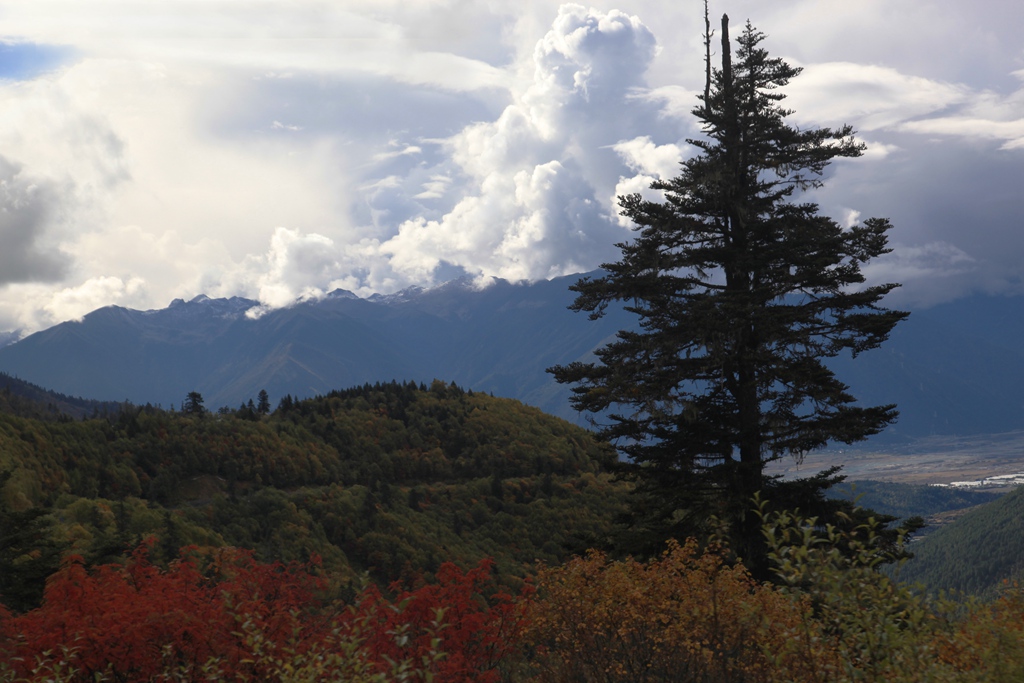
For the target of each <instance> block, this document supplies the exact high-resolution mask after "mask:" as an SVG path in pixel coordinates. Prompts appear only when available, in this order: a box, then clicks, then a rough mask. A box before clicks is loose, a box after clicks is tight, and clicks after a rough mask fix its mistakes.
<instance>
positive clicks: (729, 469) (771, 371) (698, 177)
mask: <svg viewBox="0 0 1024 683" xmlns="http://www.w3.org/2000/svg"><path fill="white" fill-rule="evenodd" d="M763 38H764V35H763V34H761V33H759V32H758V31H756V30H755V29H754V28H753V27H752V26H750V25H749V24H747V26H746V27H745V29H744V31H743V33H742V35H741V36H740V38H739V40H738V44H739V47H738V49H737V51H736V55H735V63H733V55H732V52H731V50H732V48H731V45H730V42H729V36H728V23H727V18H723V24H722V53H721V54H722V66H721V69H715V70H713V72H712V77H711V82H710V83H709V86H708V90H707V94H706V95H705V96H704V97H702V98H701V99H702V104H701V105H700V106H699V107H697V108H696V109H695V110H694V115H695V116H697V117H698V118H699V119H700V120H701V122H702V123H703V130H704V133H705V135H706V138H704V139H700V140H690V141H689V142H690V144H692V145H694V146H695V147H696V148H697V149H698V150H699V153H698V155H697V156H695V157H692V158H690V159H688V160H686V161H685V162H683V164H682V170H681V173H680V175H679V176H677V177H675V178H673V179H671V180H668V181H659V182H656V183H654V185H653V186H652V187H653V188H654V189H656V190H661V191H663V192H664V193H665V201H664V202H653V201H648V200H645V199H643V198H642V197H641V196H640V195H638V194H637V195H630V196H626V197H621V198H620V205H621V207H622V213H623V215H625V216H626V217H628V218H629V219H630V220H631V221H632V222H633V224H634V225H635V226H636V230H637V231H638V234H637V237H636V239H634V240H633V241H631V242H628V243H623V244H620V245H618V246H619V247H620V248H621V250H622V258H621V260H620V261H618V262H616V263H610V264H605V265H604V266H602V267H603V268H604V269H605V271H606V273H605V274H604V275H602V276H599V277H595V278H583V279H581V280H580V281H579V282H578V283H577V284H576V285H575V286H574V287H573V289H574V290H575V291H576V292H578V297H577V299H576V302H575V303H574V305H573V308H574V309H575V310H577V311H587V312H589V313H590V314H591V318H598V317H600V316H601V315H602V314H603V312H604V311H605V310H606V308H607V307H609V306H610V305H614V304H617V303H619V302H621V303H623V304H624V305H625V308H626V310H627V311H630V312H632V313H634V314H636V315H637V316H638V317H639V327H638V328H637V329H634V330H623V331H620V332H619V333H618V335H617V338H616V339H615V340H614V341H612V342H610V343H609V344H607V345H606V346H604V347H603V348H601V349H600V350H599V351H597V353H596V355H597V361H596V362H593V363H584V362H575V363H570V364H569V365H565V366H556V367H554V368H552V369H551V371H552V372H553V373H554V375H555V377H556V379H557V380H558V381H559V382H563V383H572V384H574V385H575V386H574V388H573V398H572V405H573V406H574V407H575V408H576V409H578V410H581V411H587V412H590V413H593V414H596V415H600V416H606V419H605V418H604V417H603V418H602V419H603V422H604V424H602V430H601V435H602V436H604V437H606V438H608V439H609V440H612V441H614V442H615V443H616V444H617V445H618V447H619V450H620V451H621V452H622V454H623V455H625V456H626V460H627V461H626V462H625V463H624V464H623V466H622V467H623V471H624V472H625V473H626V474H627V475H628V476H630V477H631V478H633V479H635V480H636V481H637V482H638V489H639V491H640V497H638V510H637V512H638V515H639V516H642V518H643V523H642V524H643V525H644V526H647V527H648V528H654V529H655V535H656V536H661V537H664V536H668V535H675V536H678V537H684V536H686V535H688V534H690V533H694V531H695V530H699V529H701V528H702V525H703V524H705V522H706V520H707V517H708V515H709V514H715V515H717V516H718V517H719V519H721V520H724V521H726V522H728V523H730V524H732V525H733V530H734V535H735V538H734V543H735V545H736V547H737V549H738V550H739V552H741V554H742V555H744V556H745V558H746V559H747V560H748V566H751V568H752V569H753V570H755V572H756V571H757V570H758V567H759V566H761V564H763V563H759V562H758V561H757V560H756V559H755V558H754V557H753V555H757V554H758V553H761V554H763V542H762V540H761V534H760V525H759V522H758V520H757V518H756V517H755V516H754V515H753V514H751V512H750V500H751V498H752V496H753V495H754V494H755V493H756V492H758V491H763V492H764V493H763V495H764V497H765V498H767V499H769V500H771V501H772V502H773V504H774V503H775V501H776V500H779V501H782V500H783V499H786V502H787V504H791V503H792V502H797V503H802V504H801V507H802V508H804V509H805V510H806V509H807V508H808V507H809V506H811V505H819V504H825V505H826V506H828V505H831V504H828V503H825V502H824V498H823V496H822V495H821V489H822V488H824V487H827V486H828V485H829V484H830V483H832V482H833V481H835V479H834V478H830V477H822V478H819V479H817V480H816V481H813V482H809V484H810V485H809V486H808V485H804V489H805V490H804V491H800V489H799V487H800V485H797V484H792V483H784V482H779V481H776V480H772V479H769V478H766V477H765V476H764V466H765V464H766V463H768V462H771V461H773V460H776V459H779V458H782V457H785V456H790V455H793V456H800V455H801V454H803V453H806V452H808V451H811V450H814V449H816V448H819V447H821V446H824V445H825V444H827V443H829V442H830V441H842V442H846V443H851V442H855V441H859V440H861V439H864V438H865V437H867V436H869V435H871V434H875V433H877V432H878V431H880V430H881V429H883V428H884V427H885V426H886V425H887V424H889V423H890V422H892V421H893V420H894V419H895V417H896V410H895V407H894V406H892V405H884V406H878V407H863V406H857V405H855V404H854V397H853V396H851V395H850V394H849V393H848V391H847V386H846V385H845V384H843V383H842V382H841V381H839V379H837V378H836V377H835V375H834V374H833V373H832V371H830V370H829V368H828V366H826V365H825V364H824V363H823V360H824V359H826V358H828V357H831V356H836V355H838V354H840V353H844V352H850V353H852V354H853V355H856V354H858V353H860V352H861V351H864V350H867V349H871V348H874V347H876V346H878V345H879V344H880V343H881V342H882V341H884V340H885V339H886V337H887V335H888V334H889V331H890V330H891V329H892V328H893V326H894V325H895V324H896V323H897V322H898V321H900V320H901V319H903V318H904V317H906V314H905V313H902V312H898V311H888V310H886V309H884V308H881V307H880V306H879V300H880V299H881V298H882V297H883V296H884V295H885V294H886V293H888V292H889V291H891V290H892V289H893V288H894V287H896V285H894V284H884V285H877V286H871V287H867V286H864V284H863V283H864V277H863V275H862V274H861V266H862V264H864V263H865V262H867V261H869V260H871V259H873V258H875V257H877V256H879V255H881V254H884V253H886V252H887V251H889V249H888V248H887V246H886V232H887V231H888V229H889V227H890V226H889V223H888V221H886V220H884V219H878V218H871V219H868V220H866V221H865V222H864V223H863V224H861V225H855V226H852V227H850V228H846V229H844V228H843V227H841V226H840V225H839V224H837V223H836V222H835V221H834V220H832V219H831V218H828V217H826V216H822V215H819V213H818V207H817V205H815V204H812V203H801V202H800V201H799V200H798V199H797V197H798V193H799V192H803V191H805V190H808V189H813V188H817V187H819V186H820V185H821V176H822V174H823V172H824V170H825V168H826V167H827V165H828V164H829V162H830V161H831V160H832V159H834V158H836V157H856V156H859V155H860V154H861V153H862V150H863V145H862V144H859V143H857V142H855V141H854V140H853V137H852V135H853V131H852V130H851V129H850V128H849V127H844V128H841V129H838V130H831V129H827V128H822V129H798V128H795V127H792V126H790V125H788V124H787V123H786V120H785V119H786V116H787V115H788V114H789V113H790V112H789V111H787V110H786V109H784V108H783V107H781V106H780V104H779V102H780V101H781V100H782V99H783V97H784V95H782V94H781V92H780V91H779V89H780V88H782V87H784V86H785V85H786V84H787V83H788V82H789V80H790V79H791V78H793V77H794V76H796V75H797V74H798V73H799V69H797V68H794V67H791V66H789V65H788V64H786V63H785V62H784V61H782V60H780V59H775V58H770V57H769V56H768V53H767V52H766V51H765V50H764V49H763V48H762V47H761V46H760V43H761V41H762V40H763ZM793 494H799V495H796V497H795V500H794V501H790V500H789V499H792V498H793V497H794V496H793ZM758 548H762V550H760V551H759V550H758Z"/></svg>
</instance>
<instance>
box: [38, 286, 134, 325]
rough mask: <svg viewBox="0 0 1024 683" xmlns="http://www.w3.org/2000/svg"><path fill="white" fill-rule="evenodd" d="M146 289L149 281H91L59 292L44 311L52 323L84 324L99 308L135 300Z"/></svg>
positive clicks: (45, 306) (44, 307) (46, 305)
mask: <svg viewBox="0 0 1024 683" xmlns="http://www.w3.org/2000/svg"><path fill="white" fill-rule="evenodd" d="M144 286H145V281H143V279H142V278H138V277H132V278H128V279H127V280H122V279H121V278H118V277H110V276H106V277H94V278H89V279H88V280H86V281H85V282H83V283H82V284H80V285H78V286H77V287H65V288H63V289H61V290H60V291H59V292H56V293H55V294H54V295H53V296H52V297H51V298H50V300H49V301H48V302H47V303H46V304H45V305H44V306H43V310H44V311H46V312H47V313H48V314H49V316H50V318H51V319H52V320H81V319H82V317H83V316H85V314H86V313H89V312H91V311H94V310H96V309H97V308H100V307H102V306H110V305H112V304H115V303H118V302H120V301H122V300H124V299H126V298H131V297H133V296H134V295H136V294H138V293H140V292H141V291H142V289H143V287H144Z"/></svg>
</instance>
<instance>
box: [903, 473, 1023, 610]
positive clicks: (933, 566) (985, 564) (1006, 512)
mask: <svg viewBox="0 0 1024 683" xmlns="http://www.w3.org/2000/svg"><path fill="white" fill-rule="evenodd" d="M1022 519H1024V489H1021V488H1017V489H1015V490H1014V491H1012V492H1010V493H1008V494H1006V495H1004V496H1002V497H1000V498H999V499H998V500H995V501H993V502H991V503H988V504H986V505H983V506H980V507H978V508H976V509H973V510H970V511H968V512H966V513H965V514H964V515H963V517H961V518H960V519H958V520H957V521H956V522H954V523H952V524H950V525H948V526H944V527H941V528H939V529H937V530H936V531H935V532H934V533H932V534H929V535H928V536H927V537H926V538H923V539H922V540H921V541H920V542H919V543H915V544H914V547H913V550H914V559H913V561H911V562H908V563H906V565H904V566H903V567H902V569H901V571H900V579H901V580H902V581H904V582H907V583H915V582H919V583H921V584H923V585H925V586H927V587H928V588H929V589H930V590H934V591H939V590H952V591H958V592H963V593H970V594H975V595H984V596H989V597H991V596H992V595H994V594H996V593H998V592H999V590H1001V589H1002V588H1003V587H1004V586H1005V584H1006V583H1007V582H1009V581H1015V580H1018V579H1020V578H1021V576H1022V575H1024V537H1022V535H1021V532H1020V529H1021V520H1022Z"/></svg>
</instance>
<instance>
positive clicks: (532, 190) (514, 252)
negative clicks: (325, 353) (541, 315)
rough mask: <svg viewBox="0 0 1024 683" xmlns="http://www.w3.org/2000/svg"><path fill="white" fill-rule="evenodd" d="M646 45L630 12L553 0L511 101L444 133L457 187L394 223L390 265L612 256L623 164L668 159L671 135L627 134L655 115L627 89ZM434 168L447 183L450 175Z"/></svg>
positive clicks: (640, 80)
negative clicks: (656, 138) (435, 207)
mask: <svg viewBox="0 0 1024 683" xmlns="http://www.w3.org/2000/svg"><path fill="white" fill-rule="evenodd" d="M656 48H657V43H656V41H655V38H654V35H653V33H652V32H651V31H650V29H648V28H647V26H645V25H644V24H643V22H642V21H641V20H640V19H639V18H638V17H636V16H630V15H627V14H625V13H623V12H620V11H618V10H612V11H609V12H607V13H605V12H600V11H597V10H588V9H586V8H584V7H582V6H580V5H563V6H561V7H560V8H559V11H558V15H557V16H556V17H555V20H554V21H553V23H552V24H551V28H550V29H549V30H548V31H547V33H546V34H545V35H544V36H543V37H542V38H541V39H540V40H539V41H537V43H536V45H535V47H534V50H533V54H532V77H531V79H530V80H529V81H528V83H527V84H526V86H525V87H524V88H523V89H521V90H520V91H516V92H514V93H513V96H514V102H513V104H510V105H509V106H508V107H506V108H505V110H504V111H503V112H502V113H501V115H500V116H499V117H498V118H497V120H495V121H493V122H487V123H478V124H475V125H471V126H469V127H467V128H466V129H464V130H463V131H462V132H460V133H458V134H456V135H455V136H453V137H451V138H450V139H448V140H447V142H446V147H447V149H448V150H449V151H450V154H451V160H452V163H453V165H454V167H455V168H454V171H455V173H454V175H458V176H459V177H461V178H462V179H464V185H463V187H462V190H463V196H462V198H461V199H460V200H459V201H458V202H457V203H456V204H455V205H454V206H453V207H452V208H451V209H450V210H449V211H447V212H446V213H445V214H444V215H443V216H440V217H438V218H429V217H427V216H424V215H421V216H416V217H412V218H410V219H409V220H406V221H405V222H403V223H402V224H401V225H400V226H399V229H398V234H396V235H394V236H393V237H391V238H390V239H387V240H385V241H384V242H383V244H382V245H381V252H382V254H385V255H386V256H387V257H388V258H389V263H390V266H391V268H393V269H394V270H395V271H396V272H397V273H400V274H402V275H404V276H406V277H408V278H410V279H412V280H416V281H420V282H429V281H431V280H432V279H433V277H434V273H435V271H436V270H437V269H438V268H441V267H442V266H443V265H444V264H447V265H450V266H456V267H458V268H461V269H463V270H464V271H465V272H468V273H471V274H473V275H477V276H483V277H491V276H494V277H502V278H507V279H511V280H533V279H539V278H549V277H554V276H557V275H562V274H566V273H572V272H578V271H579V270H583V269H588V268H593V267H596V266H597V265H598V264H599V263H601V262H602V260H604V259H607V258H609V257H611V256H613V255H614V254H613V247H612V245H613V244H614V243H615V242H616V241H619V240H620V239H621V238H622V236H623V233H622V229H621V226H620V225H619V222H618V219H617V217H616V214H617V212H616V208H615V206H614V194H615V191H616V188H617V187H619V186H620V184H621V178H622V173H623V171H625V170H627V168H632V169H633V170H634V171H639V172H642V173H647V172H649V171H651V170H652V169H655V168H656V170H657V172H659V173H660V172H662V171H665V170H666V169H667V168H669V167H670V166H671V165H672V164H673V162H678V158H679V150H678V148H677V147H676V146H675V145H674V144H668V145H663V146H658V145H657V144H655V143H654V142H653V141H652V140H651V139H650V138H649V137H647V138H643V139H641V138H639V137H637V136H636V133H637V132H638V131H640V130H645V129H646V130H648V131H649V130H650V127H651V125H652V124H654V123H655V122H656V121H657V120H658V116H659V107H658V106H657V105H656V104H654V103H653V102H652V101H650V100H649V99H644V98H640V97H633V96H632V95H633V94H634V93H635V92H636V91H638V90H641V89H643V88H644V87H645V82H644V73H645V72H646V69H647V67H648V65H649V64H650V62H651V60H652V59H653V57H654V55H655V53H656ZM611 110H614V111H615V112H616V113H615V115H614V116H608V115H607V114H608V112H609V111H611ZM624 161H625V163H624ZM434 177H435V178H437V177H438V176H434ZM441 177H444V178H445V179H446V180H445V181H444V183H445V187H446V188H447V186H448V181H447V178H449V177H451V175H444V176H441ZM649 178H650V176H644V177H643V182H644V183H648V184H649ZM433 188H434V191H431V190H430V189H427V190H426V193H422V194H421V195H420V196H438V195H439V194H440V191H441V186H440V185H435V186H433Z"/></svg>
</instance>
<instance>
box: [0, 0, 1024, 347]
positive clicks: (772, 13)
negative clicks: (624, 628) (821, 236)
mask: <svg viewBox="0 0 1024 683" xmlns="http://www.w3.org/2000/svg"><path fill="white" fill-rule="evenodd" d="M969 5H970V6H969ZM723 12H727V13H728V14H729V15H730V17H731V18H732V24H731V25H732V28H733V32H734V33H735V32H738V31H739V30H740V28H741V26H742V23H743V22H744V21H746V20H748V19H749V20H750V21H751V22H752V23H753V24H754V25H755V26H756V27H757V28H758V29H759V30H761V31H763V32H764V33H765V34H767V39H766V40H765V42H764V43H763V45H764V46H765V47H766V48H767V49H768V50H769V51H770V52H771V53H772V55H773V56H779V57H783V58H785V59H786V60H787V61H789V62H790V63H792V64H794V65H796V66H800V67H802V68H803V73H802V74H801V75H800V76H799V77H798V78H796V79H795V80H793V82H792V83H791V84H790V85H789V87H788V88H787V89H786V91H785V92H786V93H787V95H788V99H787V100H786V105H787V106H788V107H789V108H790V109H792V110H793V111H794V113H793V114H792V115H791V117H790V121H791V122H792V123H794V124H795V125H799V126H800V127H804V128H806V127H817V126H833V127H834V126H839V125H842V124H845V123H849V124H852V125H853V126H854V127H855V128H856V130H857V131H858V137H859V138H860V139H861V140H862V141H863V142H865V143H866V144H867V151H866V153H865V154H864V156H863V157H861V158H859V159H844V160H841V161H839V162H836V163H835V164H833V166H832V167H831V168H830V170H829V172H828V174H827V177H826V185H825V187H824V188H823V189H821V190H818V191H815V192H814V193H813V195H812V196H810V197H808V199H809V200H811V201H816V202H818V203H819V204H820V206H821V210H822V212H823V213H825V214H827V215H829V216H832V217H833V218H835V220H837V221H839V222H840V223H842V224H844V225H851V224H853V223H854V222H856V221H858V220H863V219H865V218H867V217H871V216H881V217H887V218H889V219H890V220H891V221H892V223H893V225H894V228H893V230H892V232H891V233H890V241H891V245H892V246H893V248H894V250H893V253H892V254H889V255H887V256H886V257H883V258H881V259H878V260H877V261H875V262H872V263H870V264H868V265H867V266H866V268H865V272H866V274H867V275H868V276H869V278H870V279H871V281H872V282H889V281H895V282H901V283H903V287H902V288H901V289H900V290H898V292H897V293H896V294H895V295H892V296H891V299H890V301H891V302H892V303H894V304H897V305H906V306H915V307H924V306H928V305H931V304H935V303H939V302H942V301H947V300H952V299H956V298H959V297H963V296H967V295H970V294H973V293H988V294H1013V295H1017V294H1021V293H1024V234H1022V232H1024V199H1022V196H1024V192H1022V190H1024V38H1022V37H1021V35H1020V27H1021V26H1024V3H1016V2H1005V1H1002V0H1000V1H998V2H997V1H996V0H982V1H980V2H977V3H970V4H969V3H964V2H963V1H962V0H934V1H933V0H913V1H911V0H859V1H858V2H849V0H769V1H765V0H761V1H758V2H755V1H753V0H741V1H736V2H730V3H728V4H726V3H721V2H717V1H716V0H713V1H712V2H711V14H712V16H713V17H715V18H716V19H715V22H714V23H717V17H720V16H721V14H722V13H723ZM702 31H703V3H702V2H701V1H700V0H683V1H678V0H675V1H671V2H670V1H668V0H636V1H635V2H627V1H626V0H615V1H613V2H594V3H591V4H587V5H578V4H564V3H559V2H548V1H547V0H525V1H517V2H509V1H507V0H401V1H399V0H327V1H319V0H317V1H314V0H253V1H243V0H161V1H160V2H156V1H143V0H90V1H89V2H81V0H31V1H28V0H0V333H4V332H8V331H12V330H20V331H21V332H22V333H30V332H33V331H36V330H40V329H44V328H46V327H49V326H51V325H53V324H56V323H59V322H62V321H65V320H73V319H78V318H80V317H81V316H83V315H84V314H86V313H88V312H89V311H92V310H94V309H96V308H99V307H101V306H106V305H111V304H116V305H120V306H127V307H130V308H137V309H151V308H162V307H165V306H167V305H168V304H169V303H170V302H171V300H172V299H175V298H184V299H191V298H193V297H195V296H197V295H199V294H206V295H208V296H211V297H219V296H245V297H249V298H253V299H257V300H259V301H260V302H261V304H262V307H263V309H262V310H266V309H270V308H275V307H280V306H286V305H288V304H290V303H292V302H294V301H296V300H298V299H302V298H309V297H316V296H320V295H322V294H323V293H325V292H328V291H331V290H333V289H336V288H343V289H347V290H350V291H353V292H355V293H357V294H359V295H363V296H366V295H369V294H371V293H374V292H383V293H389V292H393V291H397V290H399V289H402V288H405V287H408V286H413V285H417V286H431V285H435V284H439V283H441V282H444V281H446V280H448V279H451V278H453V277H458V276H461V275H469V276H471V277H473V278H474V279H476V280H477V281H478V282H481V283H485V282H487V281H489V279H490V278H493V277H499V278H505V279H508V280H513V281H520V280H530V281H532V280H538V279H542V278H551V277H555V276H561V275H567V274H571V273H576V272H582V271H586V270H590V269H593V268H595V267H597V266H598V265H599V264H601V263H603V262H609V261H614V260H615V259H616V257H617V255H618V250H617V249H616V247H615V246H614V245H615V243H617V242H622V241H624V240H628V239H629V238H630V235H631V232H630V229H629V225H628V223H626V222H625V221H624V220H623V219H622V218H621V217H619V216H618V214H617V211H616V199H615V198H616V197H617V196H618V195H621V194H624V193H631V192H650V191H649V190H648V189H647V187H648V185H649V184H650V182H651V181H652V180H654V179H656V178H667V177H671V176H674V175H676V173H677V171H678V164H679V162H680V161H681V160H683V159H685V158H687V157H688V156H690V155H692V154H693V153H694V150H693V148H692V147H691V146H690V145H688V144H687V143H686V139H687V138H693V137H699V134H700V131H699V126H698V124H697V122H696V120H695V119H694V118H693V116H692V115H691V114H690V110H691V109H692V108H693V106H694V105H695V103H696V100H695V96H696V93H697V92H698V91H699V90H700V89H702V87H703V68H704V65H703V45H702V38H701V34H702Z"/></svg>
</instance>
